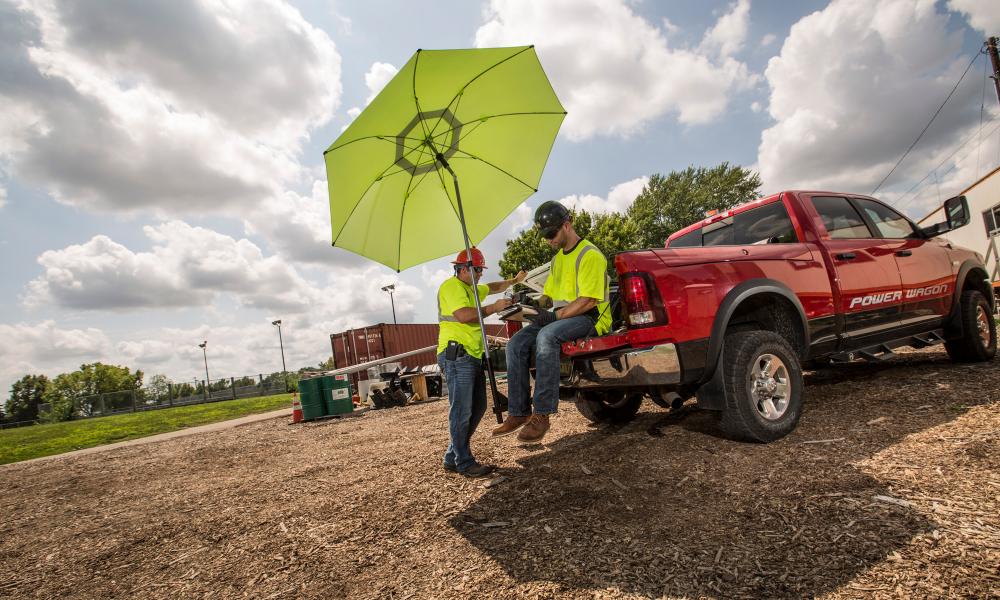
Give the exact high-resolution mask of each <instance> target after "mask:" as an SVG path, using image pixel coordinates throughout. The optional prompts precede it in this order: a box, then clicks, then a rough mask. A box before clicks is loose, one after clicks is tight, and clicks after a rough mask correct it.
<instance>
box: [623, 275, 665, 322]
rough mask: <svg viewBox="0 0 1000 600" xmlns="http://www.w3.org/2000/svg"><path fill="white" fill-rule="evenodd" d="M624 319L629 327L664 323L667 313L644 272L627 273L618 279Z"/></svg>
mask: <svg viewBox="0 0 1000 600" xmlns="http://www.w3.org/2000/svg"><path fill="white" fill-rule="evenodd" d="M618 285H619V287H620V289H621V294H622V300H623V305H624V307H625V320H626V321H627V322H628V324H629V326H631V327H649V326H651V325H666V323H667V314H666V312H665V311H664V310H663V301H662V300H660V294H659V292H658V291H657V290H656V286H654V285H653V283H652V282H651V281H650V280H649V276H648V275H647V274H645V273H627V274H625V275H622V277H621V280H620V281H619V284H618Z"/></svg>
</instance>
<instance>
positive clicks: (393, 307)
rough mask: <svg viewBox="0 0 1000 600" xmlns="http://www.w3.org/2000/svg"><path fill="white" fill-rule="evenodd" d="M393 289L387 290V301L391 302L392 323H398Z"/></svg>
mask: <svg viewBox="0 0 1000 600" xmlns="http://www.w3.org/2000/svg"><path fill="white" fill-rule="evenodd" d="M394 291H395V290H393V291H392V292H389V303H390V304H392V324H393V325H398V323H397V322H396V299H395V298H394V297H393V292H394Z"/></svg>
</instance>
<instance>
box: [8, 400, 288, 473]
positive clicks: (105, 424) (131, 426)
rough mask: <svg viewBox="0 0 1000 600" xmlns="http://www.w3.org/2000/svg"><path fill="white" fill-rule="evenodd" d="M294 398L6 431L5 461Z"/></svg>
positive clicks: (135, 435)
mask: <svg viewBox="0 0 1000 600" xmlns="http://www.w3.org/2000/svg"><path fill="white" fill-rule="evenodd" d="M290 404H291V396H290V395H289V394H279V395H277V396H264V397H262V398H241V399H239V400H226V401H224V402H212V403H210V404H197V405H194V406H179V407H176V408H164V409H160V410H150V411H145V412H139V413H129V414H124V415H114V416H110V417H97V418H94V419H83V420H79V421H68V422H65V423H52V424H49V425H34V426H31V427H21V428H18V429H4V430H0V465H2V464H7V463H12V462H17V461H21V460H28V459H29V458H37V457H39V456H49V455H52V454H61V453H63V452H69V451H71V450H80V449H82V448H91V447H93V446H101V445H103V444H110V443H112V442H122V441H125V440H134V439H136V438H141V437H146V436H149V435H155V434H157V433H166V432H168V431H176V430H178V429H184V428H185V427H194V426H195V425H205V424H208V423H216V422H218V421H226V420H228V419H236V418H239V417H242V416H246V415H251V414H254V413H260V412H267V411H270V410H277V409H279V408H282V407H285V406H290Z"/></svg>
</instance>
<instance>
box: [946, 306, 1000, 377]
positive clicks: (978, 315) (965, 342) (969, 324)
mask: <svg viewBox="0 0 1000 600" xmlns="http://www.w3.org/2000/svg"><path fill="white" fill-rule="evenodd" d="M959 310H960V311H961V314H960V315H959V319H961V322H962V337H960V338H958V339H954V340H948V341H946V342H945V343H944V348H945V350H947V351H948V356H950V357H951V359H952V360H953V361H955V362H984V361H987V360H993V357H994V356H996V354H997V324H996V321H994V320H993V314H992V312H991V311H990V305H989V303H988V302H987V301H986V297H985V296H983V293H982V292H980V291H979V290H966V291H964V292H962V296H961V297H960V298H959ZM980 319H985V325H986V327H987V328H988V329H989V343H988V344H984V343H983V339H982V330H981V329H980V326H981V321H980Z"/></svg>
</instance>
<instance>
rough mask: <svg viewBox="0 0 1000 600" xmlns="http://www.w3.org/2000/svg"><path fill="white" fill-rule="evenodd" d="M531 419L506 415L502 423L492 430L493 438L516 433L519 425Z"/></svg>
mask: <svg viewBox="0 0 1000 600" xmlns="http://www.w3.org/2000/svg"><path fill="white" fill-rule="evenodd" d="M530 418H531V417H515V416H513V415H507V418H506V419H504V421H503V423H501V424H500V426H499V427H496V428H494V429H493V437H503V436H505V435H510V434H512V433H514V432H515V431H517V430H518V429H519V428H520V427H521V425H524V424H525V423H527V422H528V419H530Z"/></svg>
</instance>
